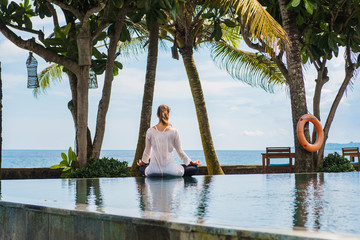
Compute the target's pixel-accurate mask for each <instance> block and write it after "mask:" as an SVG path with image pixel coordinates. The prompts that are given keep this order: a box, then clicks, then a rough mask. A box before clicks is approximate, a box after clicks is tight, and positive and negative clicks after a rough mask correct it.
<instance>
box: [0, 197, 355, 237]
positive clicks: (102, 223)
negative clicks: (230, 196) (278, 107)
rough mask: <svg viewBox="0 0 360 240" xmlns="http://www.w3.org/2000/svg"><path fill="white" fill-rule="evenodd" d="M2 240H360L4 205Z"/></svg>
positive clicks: (0, 206) (1, 211)
mask: <svg viewBox="0 0 360 240" xmlns="http://www.w3.org/2000/svg"><path fill="white" fill-rule="evenodd" d="M0 229H2V231H0V240H2V239H4V240H6V239H13V240H17V239H50V240H52V239H77V240H83V239H84V240H85V239H86V240H91V239H94V240H95V239H96V240H101V239H104V240H105V239H106V240H112V239H131V240H136V239H145V240H146V239H160V240H161V239H170V240H171V239H176V240H177V239H208V240H215V239H227V240H235V239H245V240H246V239H248V240H250V239H259V240H261V239H294V240H296V239H299V240H300V239H358V238H357V237H353V236H349V235H335V234H328V233H319V232H304V231H257V230H246V229H235V228H226V227H213V226H205V225H199V224H185V223H178V222H170V221H163V220H153V219H145V218H134V217H124V216H118V215H109V214H102V213H95V212H85V211H76V210H66V209H58V208H49V207H42V206H35V205H29V204H20V203H13V202H2V201H0Z"/></svg>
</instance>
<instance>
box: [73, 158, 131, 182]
mask: <svg viewBox="0 0 360 240" xmlns="http://www.w3.org/2000/svg"><path fill="white" fill-rule="evenodd" d="M129 176H130V171H129V168H128V163H127V162H125V161H124V162H121V161H119V160H117V159H114V158H106V157H104V158H100V159H90V160H89V163H88V165H87V166H86V167H85V168H77V169H75V170H74V171H71V172H70V173H69V174H68V175H67V177H69V178H99V177H129Z"/></svg>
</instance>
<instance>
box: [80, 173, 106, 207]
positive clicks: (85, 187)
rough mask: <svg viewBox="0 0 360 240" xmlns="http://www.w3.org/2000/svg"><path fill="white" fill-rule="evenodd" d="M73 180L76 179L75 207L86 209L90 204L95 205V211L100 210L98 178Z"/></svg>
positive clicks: (101, 203)
mask: <svg viewBox="0 0 360 240" xmlns="http://www.w3.org/2000/svg"><path fill="white" fill-rule="evenodd" d="M75 181H76V182H75V184H76V190H75V202H76V207H75V209H77V210H87V207H88V206H89V205H90V204H91V205H95V206H96V210H97V211H99V212H102V210H101V207H102V205H103V201H102V194H101V190H100V182H99V179H98V178H92V179H81V178H78V179H76V180H75Z"/></svg>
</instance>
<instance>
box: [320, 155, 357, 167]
mask: <svg viewBox="0 0 360 240" xmlns="http://www.w3.org/2000/svg"><path fill="white" fill-rule="evenodd" d="M317 171H318V172H352V171H355V169H354V167H353V166H352V165H351V163H350V161H349V160H348V159H346V158H345V157H344V156H341V155H340V154H339V153H337V152H334V153H330V154H329V155H327V157H325V159H324V163H323V165H322V166H321V167H319V168H318V169H317Z"/></svg>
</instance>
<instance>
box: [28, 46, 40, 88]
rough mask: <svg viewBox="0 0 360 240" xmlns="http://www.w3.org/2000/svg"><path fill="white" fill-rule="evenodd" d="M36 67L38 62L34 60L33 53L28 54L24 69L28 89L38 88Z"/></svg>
mask: <svg viewBox="0 0 360 240" xmlns="http://www.w3.org/2000/svg"><path fill="white" fill-rule="evenodd" d="M37 66H38V62H37V60H36V59H35V58H34V56H33V53H32V52H29V57H28V59H27V60H26V68H27V72H28V82H27V87H28V88H37V87H39V80H38V76H37Z"/></svg>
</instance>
